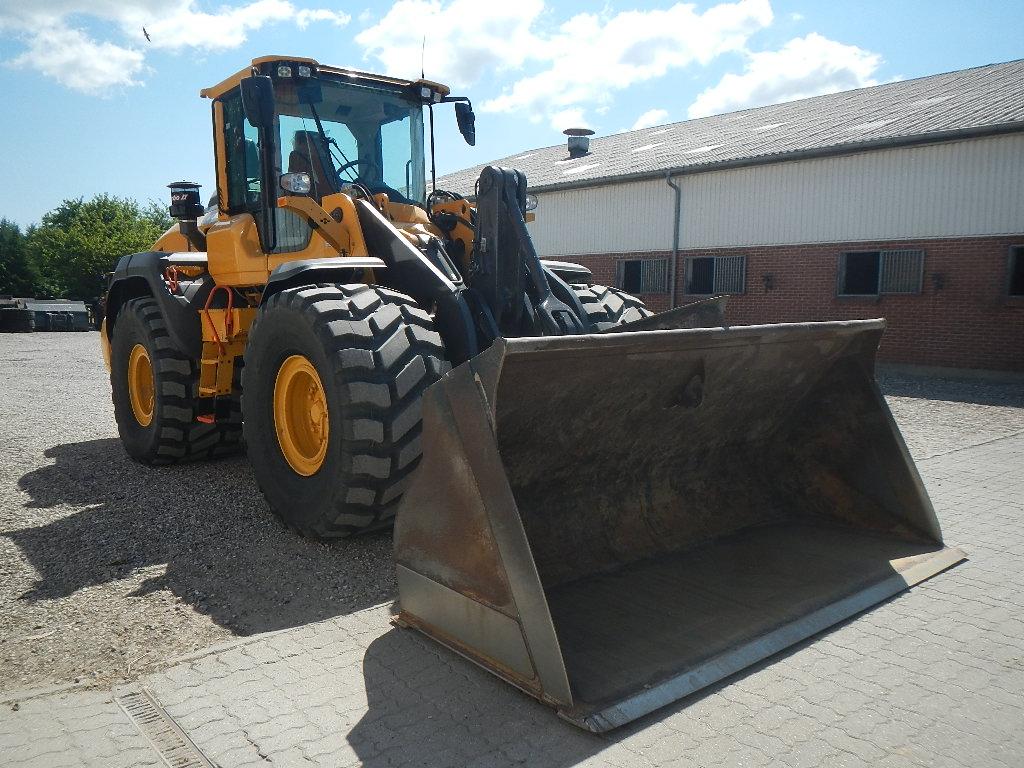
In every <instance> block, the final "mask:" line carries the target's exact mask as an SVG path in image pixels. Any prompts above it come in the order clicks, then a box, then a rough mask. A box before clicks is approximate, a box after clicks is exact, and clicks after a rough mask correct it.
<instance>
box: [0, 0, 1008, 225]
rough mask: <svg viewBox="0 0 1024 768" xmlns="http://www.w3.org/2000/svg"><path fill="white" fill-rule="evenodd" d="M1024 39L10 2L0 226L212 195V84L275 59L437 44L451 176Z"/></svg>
mask: <svg viewBox="0 0 1024 768" xmlns="http://www.w3.org/2000/svg"><path fill="white" fill-rule="evenodd" d="M142 26H146V28H147V30H148V31H149V32H150V36H151V37H152V38H153V40H152V42H147V41H146V40H145V38H144V37H143V36H142V29H141V28H142ZM1021 29H1024V2H1021V0H1003V1H997V0H987V1H985V0H977V1H975V2H971V3H963V2H960V3H955V2H942V1H941V0H931V1H930V2H916V1H915V2H911V1H909V0H908V1H906V2H899V0H889V1H888V2H875V1H873V0H872V1H861V2H856V3H852V2H847V3H840V2H808V1H806V0H805V1H802V2H801V1H799V0H772V1H771V2H769V0H727V1H724V2H695V3H673V2H640V1H639V0H631V1H630V0H627V1H626V2H618V3H603V4H602V3H584V2H558V3H553V2H548V3H545V2H542V0H517V2H515V3H485V2H481V1H480V0H399V1H398V2H393V3H387V2H382V3H380V4H378V5H374V6H372V7H367V6H364V5H362V4H359V3H337V2H331V1H330V0H222V1H221V0H218V1H217V2H209V1H208V0H31V2H28V1H26V0H0V62H2V64H0V94H3V100H4V112H3V119H2V121H0V142H2V145H3V148H4V157H5V162H4V167H5V168H6V170H7V173H6V179H5V183H4V184H3V185H2V187H0V217H7V218H10V219H13V220H14V221H17V222H19V223H20V224H23V225H25V224H28V223H31V222H34V221H38V219H39V217H40V216H41V215H42V214H43V213H44V212H45V211H47V210H48V209H50V208H52V207H54V206H55V205H57V204H58V203H59V202H60V201H61V200H62V199H64V198H71V197H78V196H86V197H88V196H91V195H93V194H95V193H98V192H110V193H114V194H119V195H125V196H129V197H134V198H137V199H139V200H141V201H146V200H149V199H156V200H160V201H163V200H164V199H165V198H166V197H167V194H166V189H165V186H166V184H168V183H169V182H171V181H176V180H178V179H190V180H195V181H198V182H200V183H202V184H203V193H204V195H206V194H209V193H211V192H212V184H213V159H212V141H211V128H210V105H209V102H208V101H205V100H202V99H200V98H199V97H198V92H199V89H200V88H201V87H204V86H207V85H212V84H214V83H216V82H218V81H219V80H221V79H223V78H224V77H226V76H227V75H229V74H231V73H233V72H234V71H236V70H238V69H240V68H242V67H243V66H245V65H246V64H247V63H248V62H249V60H251V59H252V58H253V57H256V56H260V55H265V54H268V53H275V54H276V53H280V54H285V55H300V56H310V57H313V58H316V59H318V60H319V61H321V62H324V63H331V64H338V65H347V66H354V67H359V68H362V69H370V70H375V71H386V72H389V73H391V74H396V75H402V76H409V77H415V76H417V75H418V74H419V71H418V70H419V64H420V46H421V43H422V39H423V35H424V34H426V37H427V40H426V55H425V68H426V74H427V77H429V78H432V79H437V80H442V81H445V82H449V83H451V84H452V85H453V86H454V91H455V92H457V93H460V94H465V95H468V96H470V97H471V98H472V99H473V102H474V106H475V107H476V111H477V137H478V141H477V146H476V147H475V148H470V147H467V146H466V145H465V144H464V143H463V142H462V139H461V138H460V137H459V135H458V133H457V131H456V129H455V119H454V115H453V114H451V112H450V109H449V108H446V109H441V110H439V111H438V113H437V123H438V134H437V146H438V161H437V166H438V171H439V173H444V172H446V171H451V170H456V169H459V168H462V167H466V166H469V165H473V164H477V163H483V162H486V161H488V160H492V159H496V158H499V157H503V156H507V155H511V154H515V153H517V152H519V151H521V150H524V149H529V148H534V147H540V146H548V145H551V144H556V143H560V142H561V141H562V136H561V135H560V131H561V129H563V128H566V127H570V126H571V125H576V124H583V125H587V126H589V127H591V128H593V129H595V130H596V131H597V132H598V133H599V134H609V133H617V132H620V131H623V130H629V129H631V128H632V127H634V126H635V125H645V124H661V123H668V122H675V121H678V120H685V119H687V118H688V117H694V116H700V115H702V114H711V113H715V112H724V111H732V110H734V109H741V108H743V107H747V106H756V105H759V104H763V103H772V102H777V101H785V100H789V99H793V98H800V97H804V96H809V95H814V94H816V93H824V92H829V91H836V90H846V89H848V88H853V87H859V86H865V85H872V84H875V83H879V82H886V81H889V80H893V79H899V78H911V77H919V76H922V75H929V74H934V73H937V72H946V71H950V70H954V69H961V68H964V67H971V66H977V65H981V64H989V63H992V62H998V61H1007V60H1011V59H1016V58H1021V57H1024V42H1022V41H1024V38H1022V37H1021V34H1020V30H1021ZM1022 87H1024V84H1022Z"/></svg>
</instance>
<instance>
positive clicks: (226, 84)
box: [199, 56, 451, 99]
mask: <svg viewBox="0 0 1024 768" xmlns="http://www.w3.org/2000/svg"><path fill="white" fill-rule="evenodd" d="M277 62H280V63H281V64H310V65H312V66H314V67H316V68H317V70H318V71H320V72H321V73H323V74H327V75H346V76H348V77H351V78H355V79H357V80H365V81H368V82H375V83H381V84H382V85H394V86H399V87H402V88H411V87H415V86H425V87H427V88H430V89H431V90H432V91H434V92H435V93H439V94H440V95H441V96H447V95H448V94H449V93H450V92H451V89H449V88H448V86H447V85H442V84H441V83H436V82H434V81H433V80H423V79H420V80H404V79H402V78H400V77H390V76H389V75H380V74H376V73H374V72H364V71H362V70H359V69H352V68H350V67H332V66H329V65H326V64H321V63H320V62H318V61H317V60H316V59H307V58H303V57H301V56H260V57H259V58H255V59H253V60H252V63H251V64H250V65H249V66H247V67H245V68H244V69H240V70H239V71H238V72H236V73H235V74H233V75H231V76H230V77H228V78H226V79H224V80H221V81H220V82H219V83H217V84H216V85H212V86H210V87H209V88H203V89H202V90H201V91H199V95H200V97H202V98H206V99H216V98H219V97H220V96H223V95H224V94H225V93H227V92H228V91H230V90H231V89H232V88H235V87H236V86H237V85H238V84H239V83H240V82H241V81H242V80H243V79H244V78H246V77H249V76H250V75H252V70H253V68H254V67H257V68H259V67H261V66H262V65H264V64H274V63H277Z"/></svg>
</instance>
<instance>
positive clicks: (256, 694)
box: [0, 431, 1024, 768]
mask: <svg viewBox="0 0 1024 768" xmlns="http://www.w3.org/2000/svg"><path fill="white" fill-rule="evenodd" d="M908 437H911V436H910V435H908ZM970 442H974V441H970ZM919 468H920V469H921V472H922V474H923V475H924V477H925V481H926V483H927V486H928V489H929V492H930V494H931V496H932V499H933V501H934V502H935V505H936V507H937V509H938V510H939V514H940V518H941V520H942V523H943V527H944V531H945V536H946V539H947V541H949V542H950V543H955V544H959V545H961V546H962V547H963V548H964V549H965V550H966V551H967V552H968V554H969V556H970V560H969V561H968V562H967V563H964V564H962V565H960V566H959V567H957V568H955V569H953V570H952V571H949V572H947V573H945V574H942V575H940V576H938V577H936V578H935V579H933V580H932V581H929V582H927V583H925V584H923V585H921V586H919V587H917V588H915V589H914V590H911V591H910V592H907V593H904V594H903V595H901V596H899V597H897V598H895V599H893V600H891V601H890V602H888V603H886V604H884V605H882V606H880V607H878V608H876V609H874V610H872V611H871V612H869V613H867V614H864V615H862V616H860V617H858V618H856V619H854V620H852V621H850V622H847V623H846V624H844V625H842V626H841V627H839V628H837V629H834V630H833V631H831V632H829V633H827V634H825V635H824V636H823V637H820V638H818V639H816V640H814V641H813V642H808V643H804V644H803V645H801V646H798V647H797V648H796V649H793V650H791V651H790V652H788V653H786V654H785V655H783V656H782V657H781V658H777V659H774V660H772V663H770V664H763V665H761V666H759V667H757V668H754V669H753V670H748V671H746V672H745V673H742V674H741V675H739V676H737V677H736V678H734V679H732V680H729V681H727V682H726V683H725V684H723V685H720V686H717V687H716V688H714V689H712V690H710V691H708V692H706V693H704V695H701V696H699V697H695V698H691V699H689V700H687V701H684V702H678V703H676V704H675V705H673V706H671V707H668V708H666V709H664V710H661V711H659V712H657V713H655V714H653V715H651V716H648V717H647V718H645V719H643V720H641V721H639V722H637V723H634V724H631V725H630V726H628V727H626V728H624V729H620V730H619V731H616V732H614V733H612V734H610V735H608V736H605V737H597V736H592V735H589V734H585V733H583V732H580V731H578V730H576V729H575V728H573V727H571V726H569V725H567V724H565V723H563V722H561V721H560V720H558V719H557V718H556V717H555V716H554V714H553V713H552V712H551V711H550V710H548V709H547V708H545V707H543V706H541V705H539V704H537V703H536V702H534V701H533V700H532V699H529V698H527V697H525V696H523V695H521V694H519V693H517V692H516V691H514V690H512V689H510V688H509V687H507V686H505V685H504V684H502V683H500V682H499V681H497V680H495V679H494V678H492V677H491V676H490V675H488V674H486V673H484V672H482V671H480V670H478V669H477V668H476V667H474V666H473V665H471V664H470V663H468V662H466V661H464V660H462V659H461V658H459V657H457V656H455V655H453V654H451V653H449V652H447V651H445V650H444V649H441V648H439V647H437V646H436V645H434V644H433V643H431V642H429V641H427V640H425V639H424V638H422V637H420V636H419V635H417V634H415V633H413V632H409V631H401V630H398V629H394V628H391V627H390V626H389V624H388V617H389V610H388V607H387V606H380V607H376V608H372V609H369V610H365V611H361V612H358V613H353V614H350V615H347V616H341V617H337V618H334V619H330V620H328V621H324V622H320V623H317V624H311V625H308V626H305V627H301V628H297V629H293V630H288V631H285V632H281V633H278V634H273V635H270V636H264V637H262V638H259V639H256V640H254V641H251V642H249V643H247V644H244V645H238V646H235V647H231V648H227V649H224V650H221V651H219V652H215V653H211V654H208V655H205V656H202V657H199V658H196V659H194V660H191V661H187V662H184V663H181V664H178V665H176V666H173V667H171V668H169V669H167V670H165V671H164V672H161V673H157V674H154V675H151V676H149V677H147V678H145V679H144V681H143V683H144V685H146V686H147V687H148V689H149V690H150V691H152V692H153V693H154V694H155V695H156V697H157V698H158V699H159V700H160V702H161V703H162V704H163V705H164V706H165V708H166V710H167V711H168V712H169V713H170V714H171V715H172V716H173V717H174V718H175V719H176V721H177V722H178V723H179V724H180V725H181V726H182V727H183V728H184V729H185V731H186V732H187V733H188V734H189V736H190V737H191V738H192V739H193V741H194V742H195V743H196V745H197V746H198V747H199V748H201V749H202V750H203V751H204V752H205V753H206V754H207V755H208V756H209V758H210V759H211V760H213V761H214V762H216V763H217V764H219V765H221V766H224V768H228V767H229V766H230V767H234V766H249V765H252V766H256V765H259V766H264V767H265V766H269V765H274V766H292V765H294V766H300V765H301V766H305V767H308V766H311V765H324V766H345V765H359V764H362V765H368V766H393V765H410V766H412V765H419V766H445V765H452V766H466V765H472V766H509V765H528V766H531V768H532V767H534V766H555V767H559V766H574V765H587V766H598V765H601V766H604V765H609V766H668V765H680V766H714V765H743V766H757V765H782V766H793V767H794V768H796V766H859V765H865V766H866V765H871V766H916V765H927V766H965V767H968V766H969V767H970V768H974V767H975V766H1007V767H1008V768H1016V767H1017V766H1020V765H1022V764H1024V618H1022V617H1024V554H1022V553H1024V478H1022V473H1021V469H1022V468H1024V432H1020V431H1018V432H1015V433H1009V434H1005V433H1004V434H1001V435H999V436H995V437H988V436H985V437H982V438H980V443H979V444H974V445H971V444H969V442H968V443H964V442H960V443H947V444H946V450H945V451H943V450H941V446H938V445H936V446H934V451H932V450H930V451H929V457H927V458H923V459H919ZM3 706H4V707H5V708H4V709H3V710H0V757H2V759H0V763H2V764H4V765H8V766H18V767H20V766H52V765H79V764H81V765H97V766H99V765H102V766H116V765H150V764H156V763H155V762H154V759H153V758H154V753H147V752H146V751H145V741H144V740H143V739H142V737H141V736H139V735H137V734H134V733H133V731H132V726H131V725H130V724H129V722H128V721H127V719H126V718H124V716H123V715H119V713H118V710H117V709H116V706H115V705H114V704H113V702H112V701H111V699H110V697H109V696H108V695H106V694H102V693H96V692H85V693H68V694H61V695H55V696H48V697H41V698H36V699H30V700H28V701H23V702H21V703H20V706H19V708H18V710H17V711H10V709H9V707H8V705H3ZM147 760H148V761H149V762H147ZM61 761H63V762H61Z"/></svg>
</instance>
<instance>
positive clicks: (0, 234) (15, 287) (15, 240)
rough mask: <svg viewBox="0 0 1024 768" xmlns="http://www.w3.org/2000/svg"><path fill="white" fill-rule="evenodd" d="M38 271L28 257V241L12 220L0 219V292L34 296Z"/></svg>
mask: <svg viewBox="0 0 1024 768" xmlns="http://www.w3.org/2000/svg"><path fill="white" fill-rule="evenodd" d="M38 287H39V273H38V272H37V271H36V268H35V265H34V264H33V263H32V261H31V259H30V258H29V249H28V243H27V242H26V236H25V234H24V233H22V231H21V228H20V227H19V226H18V225H17V224H15V223H14V222H13V221H8V220H7V219H0V293H6V294H11V295H13V296H34V295H35V294H36V292H37V289H38Z"/></svg>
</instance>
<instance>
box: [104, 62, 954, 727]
mask: <svg viewBox="0 0 1024 768" xmlns="http://www.w3.org/2000/svg"><path fill="white" fill-rule="evenodd" d="M201 95H202V96H204V97H206V98H209V99H211V101H212V105H213V136H214V149H215V159H216V179H217V182H216V186H217V188H216V195H215V196H214V199H213V200H212V201H211V204H210V206H209V207H208V208H206V209H204V208H203V206H201V205H200V202H199V200H200V198H199V191H198V187H197V185H195V184H191V183H188V182H178V183H175V184H172V185H171V213H172V216H174V217H175V218H176V219H177V220H178V223H177V224H176V225H175V226H174V227H172V229H171V230H169V231H168V232H167V233H166V234H165V235H163V236H162V237H161V238H160V240H159V241H158V242H156V243H155V244H154V245H153V247H152V250H150V251H148V252H146V253H136V254H132V255H130V256H125V257H124V258H123V259H121V261H120V262H119V263H118V265H117V269H116V271H115V272H114V273H113V275H112V276H111V279H110V285H109V289H108V292H107V295H106V297H105V302H104V319H103V332H102V334H101V336H102V339H103V345H104V353H105V356H106V359H107V362H108V364H109V367H110V375H111V386H112V390H113V400H114V409H115V416H116V420H117V425H118V430H119V432H120V435H121V438H122V440H123V443H124V446H125V449H126V451H127V452H128V454H129V455H130V456H131V457H132V458H133V459H135V460H137V461H140V462H144V463H149V464H161V463H169V462H174V461H178V460H187V459H198V458H206V457H211V456H216V455H219V454H222V453H226V452H229V451H232V450H237V449H239V448H240V447H241V445H242V442H243V437H244V445H245V449H246V451H247V453H248V456H249V459H250V461H251V462H252V465H253V468H254V470H255V475H256V478H257V482H258V483H259V485H260V488H261V490H262V492H263V494H264V496H265V497H266V499H267V502H268V504H269V506H270V508H271V510H272V511H273V512H274V514H275V515H277V516H278V517H279V518H280V519H281V520H282V521H283V522H284V523H285V524H286V525H288V526H290V527H291V528H292V529H294V530H296V531H298V532H299V533H301V534H303V535H306V536H313V537H319V538H331V537H339V536H346V535H349V534H353V533H357V532H360V531H366V530H372V529H377V528H381V527H385V526H390V525H392V524H393V525H394V542H395V560H396V563H397V568H398V584H399V602H400V612H399V614H398V616H397V617H396V622H397V623H399V624H400V625H404V626H412V627H415V628H417V629H419V630H421V631H423V632H425V633H426V634H428V635H430V636H431V637H433V638H435V639H437V640H438V641H440V642H441V643H444V644H445V645H447V646H449V647H450V648H452V649H454V650H455V651H457V652H459V653H462V654H464V655H465V656H467V657H468V658H470V659H472V660H473V661H475V662H477V663H479V664H481V665H483V666H484V667H486V668H487V669H489V670H491V671H492V672H494V673H495V674H497V675H499V676H501V677H502V678H504V679H506V680H508V681H509V682H511V683H512V684H514V685H516V686H518V687H519V688H520V689H522V690H523V691H525V692H527V693H529V694H531V695H533V696H536V697H537V698H539V699H540V700H542V701H544V702H547V703H548V704H550V705H552V706H554V707H556V708H557V709H558V711H559V712H560V714H562V716H564V717H565V718H567V719H568V720H570V721H572V722H573V723H575V724H577V725H579V726H581V727H584V728H587V729H590V730H593V731H603V730H607V729H609V728H613V727H616V726H618V725H621V724H623V723H625V722H628V721H630V720H632V719H634V718H636V717H639V716H640V715H642V714H645V713H647V712H651V711H653V710H654V709H656V708H658V707H660V706H662V705H664V704H666V703H668V702H671V701H674V700H676V699H678V698H680V697H683V696H686V695H688V694H689V693H691V692H693V691H695V690H698V689H700V688H702V687H704V686H707V685H709V684H711V683H713V682H715V681H717V680H721V679H722V678H724V677H726V676H728V675H730V674H732V673H734V672H736V671H738V670H741V669H743V668H744V667H747V666H749V665H751V664H753V663H755V662H757V661H759V660H761V659H764V658H766V657H768V656H770V655H772V654H773V653H776V652H777V651H779V650H781V649H783V648H785V647H787V646H789V645H792V644H794V643H796V642H799V641H800V640H802V639H804V638H807V637H809V636H811V635H813V634H815V633H817V632H819V631H821V630H823V629H825V628H827V627H828V626H830V625H832V624H835V623H836V622H839V621H842V620H843V619H846V618H848V617H850V616H852V615H854V614H856V613H857V612H859V611H862V610H865V609H867V608H868V607H870V606H871V605H873V604H875V603H878V602H880V601H882V600H885V599H886V598H888V597H891V596H892V595H894V594H896V593H897V592H899V591H901V590H903V589H905V588H906V587H907V586H909V585H912V584H914V583H917V582H919V581H921V580H922V579H925V578H928V577H930V576H932V575H934V574H936V573H938V572H939V571H941V570H942V569H944V568H947V567H949V566H950V565H952V564H954V563H956V562H958V561H959V560H960V559H962V554H961V553H960V552H959V551H958V550H956V549H952V548H947V547H945V546H944V545H943V543H942V536H941V532H940V529H939V525H938V522H937V520H936V517H935V513H934V510H933V509H932V507H931V504H930V502H929V500H928V497H927V495H926V493H925V490H924V488H923V486H922V484H921V479H920V477H919V476H918V473H917V471H916V469H915V467H914V464H913V462H912V460H911V458H910V456H909V454H908V452H907V448H906V446H905V445H904V443H903V440H902V438H901V436H900V433H899V431H898V429H897V427H896V425H895V423H894V422H893V419H892V416H891V414H890V413H889V410H888V408H887V407H886V404H885V401H884V399H883V398H882V396H881V394H880V392H879V389H878V387H877V385H876V383H875V380H874V373H873V369H874V356H875V351H876V348H877V346H878V342H879V338H880V336H881V333H882V329H883V326H884V323H883V321H880V320H869V321H857V322H838V323H804V324H790V325H774V326H749V327H736V328H729V327H726V326H725V325H724V323H723V321H722V306H723V303H722V301H721V300H719V299H711V300H707V301H703V302H698V303H696V304H693V305H688V306H684V307H682V308H678V309H675V310H671V311H669V312H665V313H661V314H657V315H652V314H651V313H650V312H649V311H648V310H647V309H646V308H644V306H643V304H642V303H641V302H640V301H639V300H637V299H635V298H634V297H632V296H629V295H626V294H623V293H621V292H619V291H616V290H615V289H613V288H609V287H605V286H597V285H594V284H593V283H592V280H591V275H590V273H589V271H588V270H586V269H585V268H583V267H581V266H579V265H574V264H568V263H564V262H552V261H545V260H542V259H540V258H539V257H538V255H537V253H536V251H535V249H534V247H533V245H532V243H531V240H530V237H529V234H528V231H527V226H526V224H527V221H528V220H529V218H530V216H531V215H532V214H530V213H528V212H527V209H528V208H529V207H530V206H529V203H528V201H529V196H528V195H527V182H526V178H525V177H524V175H523V174H522V173H519V172H517V171H515V170H512V169H506V168H498V167H488V168H486V169H485V170H484V171H483V173H482V174H481V176H480V179H479V181H478V183H477V188H476V194H475V197H474V200H473V201H472V202H471V201H469V200H466V199H464V198H462V197H460V196H459V195H457V194H453V193H448V192H443V191H440V190H437V189H432V191H431V192H430V193H429V194H427V191H426V187H427V184H426V152H425V149H424V111H425V110H424V108H426V110H428V111H429V115H430V123H431V126H432V125H433V112H434V110H435V109H436V108H438V107H439V106H440V105H443V104H446V103H452V104H454V109H455V112H456V117H457V120H458V124H459V128H460V131H461V132H462V134H463V136H464V137H465V138H466V140H467V141H468V142H469V143H470V144H473V143H474V141H475V125H474V116H473V111H472V106H471V104H470V102H469V100H468V99H466V98H464V97H453V96H451V95H450V93H449V90H448V88H446V87H445V86H443V85H440V84H438V83H434V82H430V81H427V80H422V79H421V80H416V81H408V80H400V79H396V78H392V77H385V76H382V75H375V74H370V73H365V72H358V71H354V70H349V69H343V68H337V67H329V66H324V65H321V64H319V63H318V62H316V61H313V60H311V59H304V58H286V57H265V58H260V59H256V60H254V61H253V62H252V64H251V66H249V67H246V68H245V69H243V70H242V71H240V72H238V73H236V74H235V75H233V76H231V77H229V78H228V79H226V80H224V81H223V82H221V83H219V84H218V85H216V86H213V87H212V88H207V89H205V90H203V91H201ZM432 144H433V141H432V140H431V145H432ZM430 160H431V168H432V167H433V151H432V149H431V158H430ZM431 176H432V177H433V174H431ZM431 186H432V187H433V184H432V185H431ZM396 510H397V517H396Z"/></svg>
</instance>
